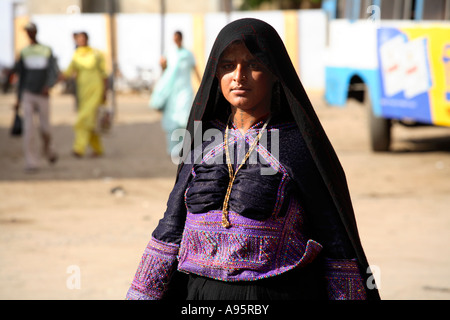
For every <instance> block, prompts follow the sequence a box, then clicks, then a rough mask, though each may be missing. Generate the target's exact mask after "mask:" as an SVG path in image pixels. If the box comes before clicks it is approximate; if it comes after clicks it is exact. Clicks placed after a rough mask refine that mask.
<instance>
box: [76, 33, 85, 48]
mask: <svg viewBox="0 0 450 320" xmlns="http://www.w3.org/2000/svg"><path fill="white" fill-rule="evenodd" d="M75 43H76V44H77V46H78V47H84V46H86V45H87V39H86V36H85V35H84V34H82V33H78V34H77V35H76V36H75Z"/></svg>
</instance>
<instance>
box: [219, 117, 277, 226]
mask: <svg viewBox="0 0 450 320" xmlns="http://www.w3.org/2000/svg"><path fill="white" fill-rule="evenodd" d="M269 121H270V116H269V118H268V119H267V120H266V122H265V123H264V125H263V127H262V128H261V131H260V132H259V134H258V135H257V136H256V138H255V140H254V141H253V143H252V145H251V146H250V148H249V149H248V151H247V153H246V154H245V157H244V159H243V161H242V163H241V164H240V165H239V167H238V168H237V169H236V172H234V173H233V166H232V165H231V159H230V152H229V150H228V127H229V124H230V122H231V116H230V119H229V120H228V122H227V126H226V128H225V154H226V161H227V166H228V175H229V177H230V181H229V183H228V188H227V193H226V194H225V199H224V201H223V206H222V208H223V209H222V226H223V227H225V228H229V227H231V224H230V220H229V219H228V201H229V200H230V194H231V187H232V186H233V183H234V180H235V178H236V175H237V173H238V171H239V169H241V167H242V166H243V165H244V163H245V162H246V161H247V159H248V158H249V157H250V154H251V153H252V151H253V149H255V147H256V145H257V144H258V142H259V140H260V139H261V136H262V134H263V132H264V130H265V129H266V127H267V124H268V123H269ZM244 139H245V137H244Z"/></svg>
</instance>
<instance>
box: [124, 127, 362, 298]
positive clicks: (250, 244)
mask: <svg viewBox="0 0 450 320" xmlns="http://www.w3.org/2000/svg"><path fill="white" fill-rule="evenodd" d="M261 126H262V123H258V124H256V125H254V126H253V127H252V128H251V129H250V130H249V131H248V132H247V133H246V135H245V136H243V135H242V134H241V133H240V132H239V130H237V129H235V128H233V129H230V135H229V142H228V143H229V148H230V150H232V157H231V159H232V161H234V163H233V167H234V168H235V167H236V166H237V165H239V164H240V159H242V158H243V155H244V154H245V153H246V151H247V150H248V147H249V145H250V144H251V143H252V142H253V139H255V137H256V135H257V134H258V133H259V130H260V129H261ZM211 128H215V129H217V131H216V132H217V133H222V134H223V132H224V129H225V125H224V124H223V123H221V122H218V121H215V122H213V123H212V126H211ZM263 136H264V135H263ZM218 137H219V138H218ZM222 137H223V136H222ZM216 138H217V140H214V143H213V142H208V143H204V144H203V148H202V152H201V156H200V157H199V158H197V159H195V158H191V160H192V161H191V162H192V163H190V164H185V165H184V167H183V170H182V172H181V173H180V175H179V179H178V181H177V183H176V185H175V187H174V190H173V191H172V193H171V196H170V197H169V201H168V209H167V211H166V213H165V216H164V218H163V219H162V220H161V221H160V223H159V225H158V227H157V228H156V230H155V231H154V232H153V235H152V239H151V240H150V242H149V244H148V246H147V249H146V250H145V252H144V255H143V258H142V261H141V263H140V265H139V268H138V271H137V273H136V276H135V278H134V281H133V283H132V285H131V288H130V289H129V291H128V294H127V298H128V299H160V298H161V297H162V296H163V294H164V292H165V284H167V283H168V282H169V281H170V279H171V275H172V273H173V271H174V269H175V268H177V269H178V270H179V271H181V272H185V273H193V274H197V275H201V276H205V277H209V278H214V279H218V280H222V281H253V280H258V279H262V278H266V277H272V276H276V275H279V274H281V273H284V272H286V271H288V270H291V269H294V268H301V267H303V266H306V265H307V264H309V263H310V262H312V261H313V260H314V259H315V258H316V257H317V256H318V255H319V253H321V251H323V252H324V254H325V255H326V256H328V257H331V258H333V256H334V255H336V256H342V255H344V256H348V257H349V259H344V260H334V259H327V263H326V267H327V270H329V271H330V272H329V273H327V275H326V278H327V280H328V287H329V297H330V298H333V299H361V298H365V289H364V286H363V284H362V278H361V275H360V272H359V270H358V266H357V264H356V260H353V259H352V256H351V254H352V252H351V250H350V249H348V248H350V247H351V246H350V245H349V244H348V243H345V240H342V238H340V237H339V235H333V234H336V233H338V234H339V232H342V233H343V231H340V228H342V226H340V225H339V224H338V222H337V221H333V220H332V219H331V221H328V220H329V219H323V218H322V220H323V221H319V222H318V219H319V218H315V215H314V212H310V211H309V210H310V208H315V209H316V208H319V210H323V211H324V214H323V215H322V216H326V217H327V218H328V217H331V216H333V215H332V214H329V215H327V214H326V211H327V210H333V209H332V208H333V206H332V205H331V204H329V203H328V204H327V202H329V201H330V199H328V198H326V197H323V195H324V194H326V192H323V193H321V192H320V191H321V190H320V189H321V188H324V187H325V186H324V185H323V182H321V181H320V180H319V181H316V180H317V177H319V178H320V176H319V175H318V174H317V169H315V167H314V165H313V162H312V160H311V157H310V156H308V154H309V153H308V151H307V149H306V147H305V145H304V141H303V139H302V137H301V134H300V133H299V131H298V128H297V127H296V125H295V124H294V123H281V124H275V125H273V124H270V125H269V126H268V127H267V132H266V134H265V137H264V138H262V139H261V141H260V143H259V144H258V146H257V147H256V149H255V150H254V153H253V154H252V156H251V157H250V158H249V160H248V161H247V163H246V164H244V165H243V166H242V168H241V169H240V171H239V172H238V174H237V176H236V180H235V182H234V184H233V187H232V189H231V194H230V201H229V221H230V223H231V227H230V228H225V227H223V226H222V224H221V221H222V220H221V219H222V210H221V208H222V204H223V199H224V196H225V193H226V189H227V186H228V181H229V176H228V169H227V165H226V163H225V156H224V143H223V138H222V140H220V135H218V136H216ZM277 143H278V145H277ZM288 143H289V144H290V148H283V145H284V144H288ZM285 149H288V150H289V152H286V151H285ZM195 153H196V152H195V150H194V154H195ZM197 153H198V152H197ZM294 190H295V192H293V191H294ZM294 194H295V195H297V194H302V195H303V196H302V197H301V198H300V197H298V196H294ZM315 201H320V202H321V204H320V205H315V206H314V207H313V206H311V205H310V204H311V203H312V202H315ZM316 210H317V209H316ZM334 216H336V215H334ZM324 221H326V222H325V223H324ZM315 225H320V227H315ZM312 226H314V227H312ZM330 228H333V229H334V230H333V232H327V231H329V230H330ZM330 233H331V234H330ZM339 242H342V243H339ZM329 243H333V245H330V246H328V244H329ZM336 243H337V245H336ZM334 248H341V249H334ZM334 250H343V251H346V250H347V251H346V252H335V251H334Z"/></svg>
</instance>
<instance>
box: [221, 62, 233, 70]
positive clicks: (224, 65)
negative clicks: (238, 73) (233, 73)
mask: <svg viewBox="0 0 450 320" xmlns="http://www.w3.org/2000/svg"><path fill="white" fill-rule="evenodd" d="M222 69H224V70H233V69H234V65H233V64H231V63H228V64H223V65H222Z"/></svg>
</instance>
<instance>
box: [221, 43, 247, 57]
mask: <svg viewBox="0 0 450 320" xmlns="http://www.w3.org/2000/svg"><path fill="white" fill-rule="evenodd" d="M236 55H239V56H240V57H242V58H245V59H254V57H253V55H252V54H251V53H250V51H249V50H248V49H247V47H246V46H245V44H244V42H242V41H235V42H233V43H231V44H230V45H229V46H228V47H226V48H225V50H224V51H223V52H222V54H221V56H220V59H227V58H231V57H235V56H236Z"/></svg>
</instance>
